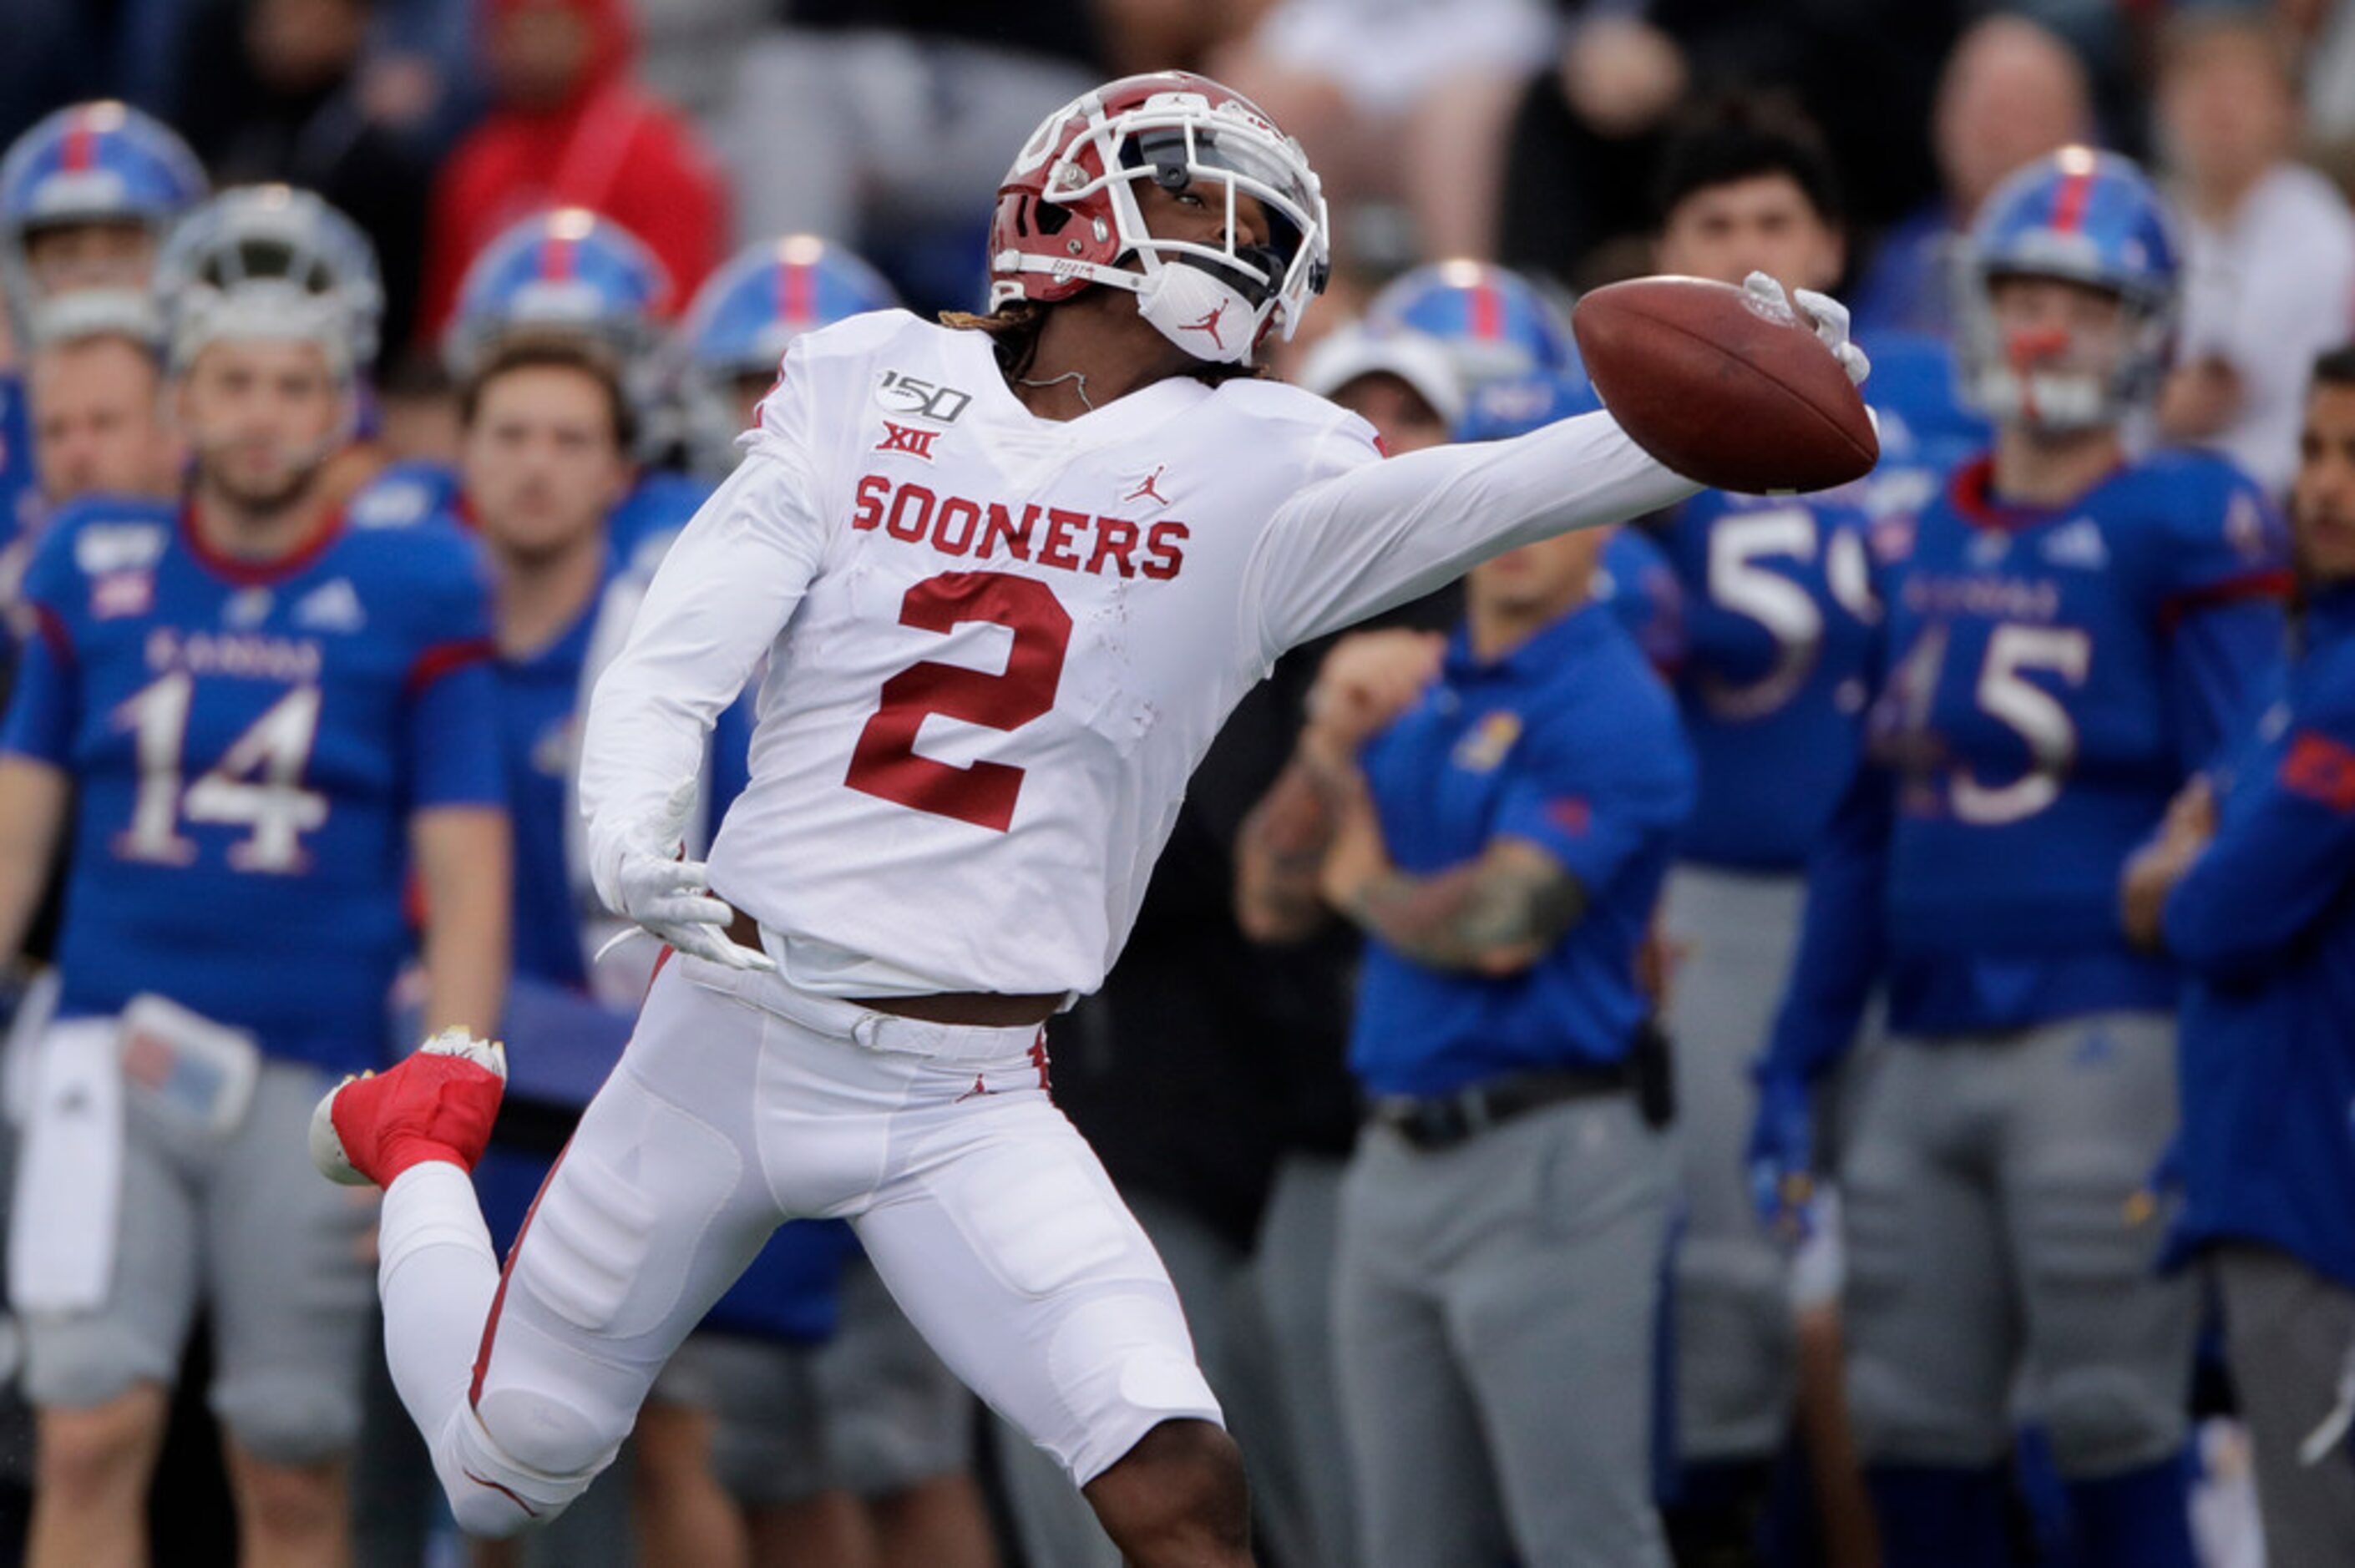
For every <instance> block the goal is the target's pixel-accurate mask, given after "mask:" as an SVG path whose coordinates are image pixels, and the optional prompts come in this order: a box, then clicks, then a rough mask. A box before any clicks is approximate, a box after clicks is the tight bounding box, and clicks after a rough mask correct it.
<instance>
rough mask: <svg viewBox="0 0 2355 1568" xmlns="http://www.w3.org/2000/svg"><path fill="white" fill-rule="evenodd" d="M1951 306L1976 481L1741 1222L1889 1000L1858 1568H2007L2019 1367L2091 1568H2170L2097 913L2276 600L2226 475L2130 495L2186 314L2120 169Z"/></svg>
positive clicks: (2064, 159)
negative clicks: (1999, 1567) (1975, 415)
mask: <svg viewBox="0 0 2355 1568" xmlns="http://www.w3.org/2000/svg"><path fill="white" fill-rule="evenodd" d="M1969 266H1970V269H1971V270H1970V273H1969V277H1970V280H1971V289H1970V291H1969V293H1968V294H1967V296H1966V300H1965V303H1966V307H1967V310H1966V317H1967V319H1966V323H1965V324H1966V337H1965V341H1964V364H1965V366H1966V373H1967V375H1968V376H1969V380H1968V382H1967V383H1966V385H1967V387H1968V388H1969V390H1970V392H1971V395H1972V397H1973V398H1974V400H1975V401H1977V402H1978V403H1979V404H1980V406H1981V407H1982V408H1985V409H1986V410H1987V412H1988V414H1989V415H1990V416H1991V417H1992V418H1995V419H1996V421H1997V424H1998V434H1997V440H1996V445H1995V450H1994V451H1993V453H1992V454H1991V455H1990V456H1989V457H1987V458H1983V459H1981V460H1979V461H1977V462H1975V463H1971V464H1968V465H1966V466H1965V467H1964V468H1962V469H1961V470H1959V471H1957V472H1956V473H1955V476H1954V477H1953V479H1952V481H1951V482H1950V483H1949V485H1948V487H1947V490H1946V493H1945V495H1944V496H1943V497H1942V498H1940V499H1939V500H1938V501H1936V502H1934V503H1933V504H1932V505H1931V506H1930V507H1929V508H1928V509H1927V510H1926V511H1925V512H1924V513H1923V514H1922V516H1921V517H1920V518H1919V519H1918V521H1917V523H1916V524H1915V529H1914V535H1913V539H1912V540H1911V543H1910V549H1907V550H1905V551H1904V553H1903V554H1902V557H1901V558H1898V559H1896V560H1894V561H1893V562H1892V563H1891V565H1890V567H1888V569H1887V571H1886V573H1885V575H1884V578H1883V580H1882V582H1881V589H1880V599H1881V603H1882V604H1883V605H1884V606H1885V607H1886V614H1887V620H1886V621H1885V623H1884V629H1883V630H1884V636H1885V639H1886V651H1885V652H1883V653H1882V654H1881V657H1880V660H1879V662H1878V664H1877V669H1876V673H1877V675H1878V678H1879V682H1880V692H1879V695H1878V698H1877V700H1876V702H1875V705H1874V706H1873V709H1872V710H1871V713H1870V717H1869V719H1868V725H1867V735H1868V745H1869V747H1870V749H1871V756H1872V758H1873V764H1872V765H1870V766H1867V767H1865V768H1860V769H1859V771H1858V776H1857V778H1856V779H1855V780H1854V782H1853V783H1852V784H1851V785H1850V787H1849V791H1848V794H1847V796H1846V797H1845V798H1844V799H1843V800H1842V802H1841V804H1840V807H1839V809H1838V812H1837V814H1836V815H1835V817H1834V819H1833V821H1832V823H1831V826H1830V827H1829V829H1828V832H1827V835H1826V838H1825V842H1824V844H1823V847H1822V849H1821V851H1820V852H1819V853H1818V855H1817V858H1816V860H1815V862H1814V863H1813V864H1812V865H1811V867H1810V873H1809V880H1808V888H1807V905H1806V932H1805V934H1804V935H1803V937H1802V938H1801V944H1800V953H1799V958H1798V961H1797V965H1796V969H1795V970H1794V972H1793V977H1792V980H1791V985H1790V989H1789V991H1788V992H1787V994H1786V995H1785V1000H1784V1003H1783V1007H1782V1011H1781V1013H1780V1016H1779V1017H1778V1018H1777V1020H1776V1023H1775V1028H1774V1040H1773V1044H1772V1047H1771V1050H1770V1053H1769V1055H1768V1059H1767V1061H1766V1063H1765V1064H1764V1066H1763V1067H1762V1070H1761V1080H1760V1087H1761V1109H1760V1116H1759V1123H1758V1129H1757V1132H1756V1135H1755V1138H1754V1151H1755V1155H1756V1169H1755V1171H1754V1172H1753V1180H1754V1181H1755V1182H1756V1184H1757V1187H1758V1190H1759V1196H1760V1202H1761V1203H1762V1206H1764V1208H1766V1209H1768V1210H1770V1211H1779V1210H1781V1209H1783V1208H1784V1207H1785V1205H1786V1204H1787V1203H1788V1202H1790V1201H1792V1200H1793V1199H1794V1198H1796V1196H1798V1194H1799V1192H1800V1191H1801V1190H1802V1188H1803V1186H1804V1181H1805V1172H1806V1169H1807V1160H1808V1157H1809V1149H1808V1144H1809V1141H1810V1139H1809V1137H1808V1125H1807V1123H1808V1117H1807V1086H1808V1083H1809V1080H1810V1079H1812V1078H1815V1077H1817V1076H1819V1075H1821V1074H1822V1073H1823V1072H1824V1071H1826V1070H1827V1069H1828V1067H1829V1066H1830V1065H1832V1064H1833V1063H1834V1062H1835V1061H1837V1060H1838V1057H1839V1055H1840V1054H1841V1053H1842V1052H1843V1051H1845V1050H1846V1049H1847V1047H1848V1046H1849V1043H1850V1041H1851V1039H1852V1038H1853V1035H1854V1033H1855V1030H1856V1026H1857V1022H1858V1018H1859V1013H1860V1012H1861V1011H1862V1007H1863V1003H1864V996H1865V992H1866V991H1867V989H1868V988H1869V986H1870V983H1871V981H1872V980H1873V979H1874V978H1875V976H1876V974H1877V973H1885V975H1886V979H1887V984H1888V990H1889V1012H1890V1030H1891V1036H1892V1038H1891V1044H1890V1048H1889V1052H1888V1054H1887V1057H1886V1058H1885V1059H1884V1060H1883V1061H1882V1062H1881V1064H1880V1065H1878V1067H1877V1068H1876V1070H1875V1071H1874V1072H1873V1074H1872V1075H1871V1076H1870V1083H1869V1084H1868V1085H1867V1086H1866V1087H1865V1090H1864V1097H1863V1103H1862V1106H1861V1108H1860V1110H1859V1116H1858V1122H1857V1126H1856V1129H1855V1133H1854V1137H1853V1140H1852V1143H1851V1146H1850V1149H1849V1154H1848V1157H1847V1159H1846V1160H1844V1161H1843V1164H1842V1166H1841V1178H1842V1197H1843V1205H1842V1207H1843V1213H1844V1217H1845V1224H1846V1252H1847V1258H1848V1265H1849V1276H1848V1287H1847V1296H1846V1301H1845V1310H1846V1323H1847V1327H1848V1330H1849V1404H1850V1406H1851V1408H1852V1410H1853V1411H1854V1414H1855V1417H1856V1423H1857V1431H1858V1441H1859V1448H1860V1449H1861V1451H1862V1453H1863V1455H1864V1457H1865V1460H1866V1463H1867V1466H1868V1470H1867V1480H1868V1484H1869V1486H1870V1489H1871V1493H1872V1498H1873V1506H1874V1511H1875V1513H1876V1515H1877V1517H1878V1519H1879V1522H1880V1526H1881V1539H1882V1546H1883V1553H1884V1558H1885V1560H1886V1561H1887V1562H1888V1563H1890V1564H1891V1568H1913V1565H1914V1564H1927V1563H1935V1564H1939V1565H1940V1568H1976V1565H1978V1564H1982V1563H2005V1562H2009V1547H2008V1544H2007V1542H2006V1540H2005V1531H2004V1529H2003V1500H2004V1489H2005V1461H2006V1459H2007V1457H2008V1456H2009V1453H2010V1450H2011V1446H2012V1432H2013V1419H2012V1399H2013V1393H2014V1390H2015V1383H2016V1375H2015V1374H2016V1373H2018V1372H2019V1371H2020V1370H2021V1368H2022V1366H2023V1363H2024V1366H2025V1370H2026V1372H2027V1381H2026V1386H2025V1393H2026V1396H2027V1400H2028V1405H2029V1409H2030V1412H2031V1413H2032V1415H2033V1418H2034V1419H2036V1420H2038V1421H2040V1422H2041V1424H2042V1425H2043V1426H2044V1427H2045V1429H2046V1430H2047V1431H2048V1433H2049V1434H2050V1437H2051V1446H2052V1453H2053V1459H2054V1463H2055V1466H2056V1467H2057V1468H2058V1469H2059V1471H2060V1473H2061V1476H2062V1479H2063V1481H2064V1483H2065V1484H2066V1489H2067V1494H2068V1501H2069V1507H2070V1511H2071V1515H2072V1519H2073V1527H2074V1529H2075V1531H2076V1535H2077V1539H2078V1541H2079V1542H2080V1544H2081V1550H2082V1551H2083V1561H2084V1562H2085V1563H2087V1564H2088V1565H2089V1568H2127V1565H2132V1568H2173V1565H2176V1564H2184V1565H2188V1564H2189V1563H2190V1562H2191V1543H2190V1527H2189V1520H2188V1517H2187V1508H2186V1502H2185V1497H2184V1471H2183V1467H2182V1465H2181V1462H2180V1450H2181V1447H2182V1444H2183V1439H2184V1428H2185V1407H2186V1402H2187V1395H2188V1393H2189V1382H2190V1365H2191V1341H2192V1331H2193V1326H2194V1316H2195V1308H2196V1302H2195V1300H2194V1298H2193V1295H2192V1292H2191V1291H2190V1287H2188V1286H2187V1285H2185V1284H2183V1283H2181V1282H2169V1281H2164V1280H2161V1279H2158V1278H2157V1277H2155V1276H2154V1272H2153V1269H2154V1265H2155V1264H2156V1262H2157V1260H2158V1249H2159V1243H2160V1240H2161V1236H2160V1232H2161V1229H2162V1227H2161V1226H2160V1225H2159V1224H2158V1223H2157V1220H2156V1217H2155V1215H2154V1214H2153V1213H2152V1212H2151V1205H2150V1204H2149V1203H2148V1202H2147V1196H2138V1195H2140V1194H2142V1189H2143V1185H2144V1182H2145V1180H2146V1179H2147V1176H2148V1175H2149V1173H2150V1171H2151V1170H2152V1169H2153V1167H2154V1166H2155V1165H2156V1164H2157V1162H2158V1158H2159V1156H2160V1154H2161V1152H2162V1151H2163V1150H2165V1149H2166V1148H2167V1145H2168V1143H2169V1139H2170V1138H2171V1137H2172V1136H2173V1134H2174V1129H2175V1123H2176V1105H2175V1059H2174V1050H2175V1028H2174V1012H2175V1006H2176V999H2177V991H2178V977H2177V973H2176V970H2175V969H2174V967H2173V966H2172V965H2171V964H2169V963H2168V962H2167V961H2166V960H2165V959H2160V958H2156V957H2153V956H2151V955H2148V954H2145V953H2140V952H2137V951H2135V950H2133V949H2132V948H2129V947H2128V945H2127V943H2126V938H2125V936H2124V934H2123V933H2122V932H2121V931H2120V929H2119V927H2118V919H2117V884H2118V875H2119V872H2120V868H2121V867H2122V866H2123V864H2124V863H2125V862H2126V857H2127V856H2128V855H2129V854H2130V853H2132V852H2133V851H2134V850H2135V849H2136V848H2137V845H2138V844H2139V843H2140V842H2141V841H2142V840H2143V838H2144V837H2145V836H2146V835H2147V834H2148V833H2149V832H2151V831H2152V830H2153V829H2154V828H2156V827H2157V826H2158V822H2159V820H2160V817H2161V816H2162V814H2163V813H2164V812H2165V810H2166V809H2167V803H2168V800H2169V797H2170V796H2172V795H2173V793H2174V792H2175V790H2176V789H2177V788H2178V787H2179V785H2180V784H2181V783H2182V782H2183V780H2184V779H2185V777H2186V776H2187V775H2188V774H2189V773H2190V772H2191V771H2192V770H2193V769H2194V768H2198V767H2199V766H2200V765H2201V764H2202V763H2204V762H2205V761H2207V760H2208V759H2209V758H2210V757H2211V756H2212V755H2213V754H2214V752H2215V749H2216V747H2217V744H2218V741H2219V739H2220V738H2221V736H2222V733H2223V731H2224V729H2225V727H2226V726H2228V725H2230V724H2231V723H2232V721H2233V720H2234V718H2235V716H2236V715H2237V714H2238V713H2239V712H2240V710H2241V709H2242V707H2243V705H2244V704H2245V703H2246V701H2247V700H2248V696H2249V694H2250V691H2251V689H2252V686H2253V683H2254V681H2255V680H2256V679H2257V677H2258V676H2259V675H2260V674H2261V673H2263V671H2264V669H2265V667H2266V666H2267V665H2268V664H2270V663H2271V662H2273V661H2274V660H2275V658H2277V657H2278V649H2279V643H2280V635H2281V613H2280V609H2279V606H2278V603H2277V602H2276V601H2277V600H2278V599H2279V598H2280V596H2281V594H2282V592H2283V591H2284V589H2285V588H2286V586H2287V577H2286V571H2285V569H2284V568H2285V564H2286V563H2285V558H2284V555H2283V550H2282V543H2281V540H2280V538H2279V533H2278V528H2277V526H2276V525H2275V522H2274V519H2273V517H2272V515H2271V513H2270V512H2269V510H2268V508H2267V507H2266V505H2265V503H2264V500H2263V498H2262V497H2261V496H2260V495H2259V494H2258V493H2257V491H2256V489H2255V487H2254V485H2253V484H2252V483H2251V482H2249V481H2248V480H2247V479H2246V478H2245V477H2244V476H2243V475H2242V474H2240V473H2239V472H2238V471H2235V470H2233V469H2232V467H2231V466H2230V465H2229V464H2227V463H2225V462H2223V461H2220V460H2218V459H2215V458H2211V457H2206V456H2200V455H2196V454H2190V453H2179V452H2162V453H2158V454H2155V455H2153V456H2150V457H2148V458H2145V459H2141V460H2138V461H2129V460H2128V458H2127V457H2126V449H2125V445H2124V441H2123V439H2122V436H2121V433H2120V431H2121V427H2122V426H2123V425H2124V424H2125V423H2126V420H2128V419H2129V418H2132V417H2133V416H2134V415H2135V413H2136V412H2137V410H2138V409H2140V408H2145V407H2147V399H2148V397H2149V396H2150V393H2151V389H2152V387H2153V386H2154V385H2155V382H2156V379H2157V377H2158V373H2159V371H2160V369H2161V367H2162V363H2163V358H2162V356H2163V355H2164V352H2165V345H2166V342H2167V331H2168V323H2169V316H2170V313H2171V310H2172V305H2173V301H2174V298H2175V294H2176V288H2177V267H2176V257H2175V250H2174V244H2173V239H2172V238H2171V235H2170V232H2169V225H2168V221H2167V217H2166V214H2165V212H2164V210H2163V209H2162V207H2160V204H2159V201H2158V196H2157V195H2156V194H2155V193H2154V192H2153V191H2152V190H2151V188H2150V186H2149V185H2148V184H2147V182H2146V181H2145V180H2144V179H2143V177H2142V175H2141V174H2140V173H2139V172H2138V171H2137V169H2136V168H2135V167H2134V165H2133V164H2129V163H2127V162H2126V161H2125V160H2124V159H2121V158H2117V157H2114V156H2111V155H2108V154H2095V153H2094V152H2092V151H2089V150H2087V149H2085V148H2082V147H2079V148H2071V149H2067V150H2064V151H2063V152H2062V153H2061V154H2056V155H2055V156H2053V157H2051V158H2047V159H2044V160H2041V161H2040V162H2039V163H2037V164H2032V165H2030V167H2029V168H2027V169H2025V170H2023V171H2021V172H2020V173H2019V174H2018V175H2015V176H2014V177H2013V178H2012V179H2011V180H2010V181H2009V182H2007V183H2006V184H2005V185H2003V186H2002V187H2000V189H1999V190H1998V193H1997V194H1996V195H1995V196H1993V197H1991V198H1990V199H1989V201H1988V203H1987V207H1986V209H1985V210H1984V212H1983V213H1982V215H1981V218H1980V221H1979V223H1978V224H1977V227H1976V228H1975V229H1974V231H1973V234H1972V238H1971V249H1970V252H1969ZM1777 1217H1778V1218H1779V1217H1783V1216H1780V1215H1777Z"/></svg>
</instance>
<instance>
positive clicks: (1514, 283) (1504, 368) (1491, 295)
mask: <svg viewBox="0 0 2355 1568" xmlns="http://www.w3.org/2000/svg"><path fill="white" fill-rule="evenodd" d="M1366 320H1367V321H1369V322H1371V323H1376V324H1378V325H1382V324H1387V325H1393V326H1408V327H1412V328H1414V329H1415V330H1416V331H1418V332H1421V333H1425V334H1429V335H1430V336H1433V337H1435V338H1437V339H1439V340H1440V341H1441V342H1442V343H1444V344H1447V346H1448V350H1449V352H1450V353H1451V354H1452V355H1454V356H1455V362H1456V369H1457V373H1458V374H1459V375H1460V376H1462V378H1463V381H1464V385H1465V387H1466V388H1467V389H1472V388H1477V387H1479V386H1480V385H1481V384H1482V383H1484V382H1488V381H1499V380H1506V379H1514V380H1518V379H1519V378H1521V377H1523V376H1537V375H1561V374H1564V373H1566V372H1571V371H1574V370H1576V369H1577V368H1578V366H1579V363H1580V361H1579V357H1578V343H1577V340H1576V339H1574V338H1573V337H1572V336H1571V332H1570V320H1569V318H1568V317H1567V316H1565V315H1564V314H1563V313H1561V310H1560V308H1558V307H1557V306H1556V305H1555V304H1554V302H1552V301H1551V300H1550V299H1549V298H1547V297H1546V295H1545V294H1544V293H1543V292H1541V291H1540V290H1539V288H1538V286H1537V285H1536V284H1534V283H1532V282H1530V281H1529V280H1528V279H1526V278H1524V277H1522V276H1521V275H1520V274H1518V272H1508V271H1507V270H1505V269H1504V268H1502V267H1495V266H1490V265H1489V264H1487V262H1483V261H1434V262H1432V263H1431V264H1429V265H1428V266H1423V267H1417V268H1415V269H1414V270H1412V271H1410V272H1404V273H1401V274H1400V275H1399V276H1398V277H1397V278H1394V279H1392V280H1391V282H1390V283H1389V284H1388V285H1387V286H1385V287H1384V288H1383V290H1382V291H1381V292H1380V293H1379V294H1376V295H1375V296H1374V299H1373V302H1372V303H1371V304H1370V305H1369V306H1367V308H1366Z"/></svg>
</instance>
